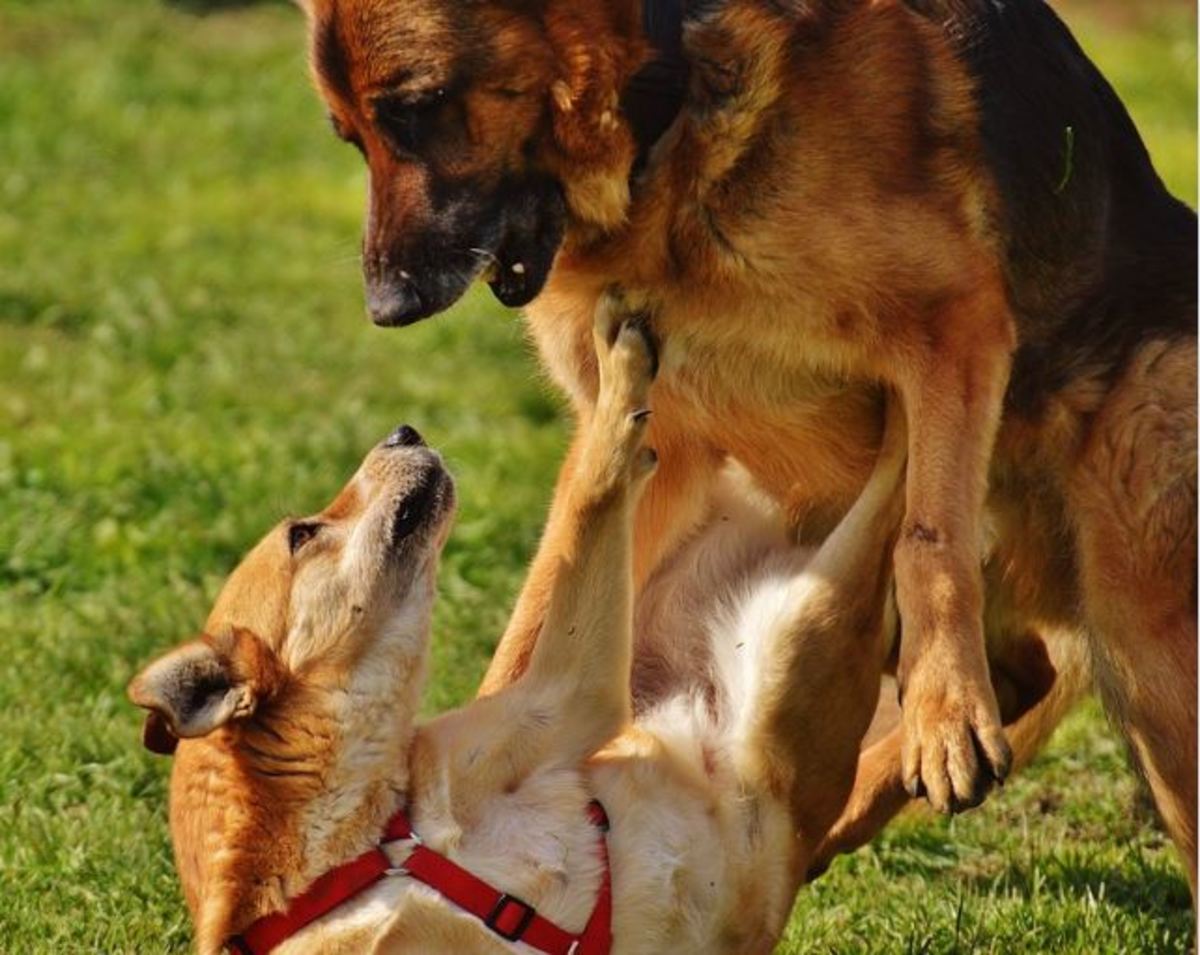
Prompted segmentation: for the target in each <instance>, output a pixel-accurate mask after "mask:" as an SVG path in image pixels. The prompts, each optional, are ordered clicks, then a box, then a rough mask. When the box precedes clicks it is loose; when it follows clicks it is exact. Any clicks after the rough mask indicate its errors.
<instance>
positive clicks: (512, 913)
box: [225, 802, 612, 955]
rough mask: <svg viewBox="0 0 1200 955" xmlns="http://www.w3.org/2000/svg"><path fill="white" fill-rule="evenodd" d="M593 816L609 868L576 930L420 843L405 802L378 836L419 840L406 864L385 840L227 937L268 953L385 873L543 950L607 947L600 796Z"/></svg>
mask: <svg viewBox="0 0 1200 955" xmlns="http://www.w3.org/2000/svg"><path fill="white" fill-rule="evenodd" d="M588 816H589V818H590V819H591V821H592V824H593V825H595V826H596V828H597V829H598V830H599V831H600V842H599V849H600V859H601V861H602V863H603V865H604V874H603V876H602V878H601V882H600V894H599V895H598V896H597V897H596V907H595V908H594V909H592V915H591V918H589V919H588V923H587V926H586V927H585V928H584V930H583V932H581V933H580V934H579V935H573V934H571V933H570V932H567V931H565V930H563V929H561V928H559V927H558V926H557V925H555V924H554V923H553V922H551V921H549V920H548V919H546V918H543V917H542V916H541V915H538V913H537V911H536V910H535V909H534V908H533V906H532V905H529V904H528V903H526V902H522V901H521V900H520V899H518V898H517V897H516V896H514V895H508V894H507V893H505V892H500V891H498V890H497V889H494V888H492V886H490V885H488V884H487V883H486V882H484V881H483V880H482V879H480V878H479V877H478V876H475V875H472V874H471V873H470V872H468V871H467V870H466V869H464V868H463V867H462V866H460V865H458V864H457V863H455V862H451V861H450V860H449V859H447V858H446V857H445V856H443V855H441V854H439V853H437V852H434V851H433V850H432V849H430V848H429V847H428V846H425V845H423V844H422V843H421V841H420V838H419V837H418V836H417V834H416V833H414V832H413V829H412V824H411V823H410V822H409V819H408V816H407V815H406V814H405V813H404V810H400V811H399V812H397V813H396V815H394V816H393V817H392V818H391V819H390V820H389V821H388V824H387V828H386V829H385V830H384V834H383V839H382V840H381V842H393V841H395V840H397V839H413V840H415V841H416V843H417V844H416V847H415V848H414V849H413V850H412V852H411V854H410V855H409V857H408V858H407V859H405V860H404V864H403V865H401V866H399V867H394V866H393V865H392V862H391V860H390V859H389V858H388V856H387V853H385V852H384V851H383V849H381V848H378V847H376V848H374V849H371V850H369V851H367V852H364V853H363V854H362V855H360V856H359V857H358V858H357V859H352V860H350V861H349V862H346V863H343V864H342V865H340V866H338V867H337V868H336V869H331V870H330V871H329V872H326V873H325V874H324V875H323V876H321V877H320V878H318V879H317V880H316V881H315V882H313V884H312V885H310V886H309V887H308V888H307V889H306V890H305V891H304V892H303V893H302V894H300V895H298V896H297V897H296V898H294V899H293V900H292V902H291V904H290V905H289V906H288V907H287V909H286V910H285V911H283V912H276V913H274V914H272V915H265V916H263V917H262V918H260V919H258V921H256V922H254V923H253V924H252V925H251V926H250V927H249V928H248V929H246V931H245V932H243V933H242V934H241V935H235V936H234V937H233V938H231V939H229V941H228V942H226V943H225V946H226V948H227V949H228V950H229V951H230V952H234V953H237V955H267V953H268V952H270V951H271V950H272V949H273V948H275V946H277V945H279V944H281V943H282V942H284V941H285V940H286V939H289V938H291V937H292V936H293V935H295V934H296V933H297V932H299V931H300V930H301V929H302V928H304V926H306V925H308V924H309V923H310V922H315V921H316V920H317V919H319V918H320V917H321V916H322V915H326V914H327V913H329V912H332V911H333V910H334V909H335V908H337V907H338V906H339V905H341V904H342V903H343V902H347V901H349V900H350V899H352V898H353V897H354V896H356V895H358V894H359V893H360V892H362V891H363V890H364V889H366V888H367V887H368V886H371V885H373V884H375V883H376V882H377V881H379V880H380V879H381V878H383V877H384V876H385V875H388V874H390V873H396V874H400V875H408V876H411V877H412V878H414V879H416V880H417V881H419V882H423V883H425V885H427V886H429V887H430V888H431V889H434V890H436V891H437V892H439V893H441V895H442V896H444V897H445V898H446V899H447V900H448V901H449V902H452V903H453V904H454V905H456V906H457V907H458V908H460V909H462V910H463V911H465V912H470V913H471V914H472V915H474V916H475V917H476V918H478V919H479V920H480V921H482V922H483V924H484V925H486V926H487V927H488V928H489V929H491V930H492V931H493V932H495V933H496V934H497V935H499V936H500V937H501V938H503V939H505V940H506V941H509V942H522V943H524V944H525V945H528V946H530V947H531V948H535V949H537V950H538V951H540V952H545V953H546V955H608V952H609V951H610V950H611V949H612V871H611V869H610V867H609V861H608V840H607V838H606V837H605V833H607V832H608V816H607V815H606V814H605V812H604V807H603V806H601V805H600V803H598V802H592V803H591V804H590V805H589V806H588Z"/></svg>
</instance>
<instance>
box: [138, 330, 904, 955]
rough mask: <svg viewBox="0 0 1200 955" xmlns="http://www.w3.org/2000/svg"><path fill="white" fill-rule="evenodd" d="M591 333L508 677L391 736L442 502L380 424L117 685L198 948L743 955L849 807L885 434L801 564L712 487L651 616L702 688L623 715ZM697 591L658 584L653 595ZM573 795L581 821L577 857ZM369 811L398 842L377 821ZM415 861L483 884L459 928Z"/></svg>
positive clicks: (881, 649) (622, 502) (881, 545)
mask: <svg viewBox="0 0 1200 955" xmlns="http://www.w3.org/2000/svg"><path fill="white" fill-rule="evenodd" d="M602 319H603V321H602V323H601V325H600V327H599V329H598V334H597V338H596V340H597V349H598V354H599V365H600V369H601V378H602V381H601V385H600V393H599V398H598V401H597V405H596V407H595V409H594V419H593V427H592V428H591V429H590V430H589V434H590V438H589V443H588V444H587V445H586V446H584V447H583V448H582V449H581V452H580V453H581V457H580V458H579V459H578V461H577V467H578V471H577V477H576V480H575V481H574V482H573V484H572V490H571V495H570V499H569V501H568V502H567V505H566V506H567V507H568V511H569V517H568V518H567V521H566V524H565V525H564V526H565V527H566V528H567V530H566V532H565V533H566V537H565V538H564V543H565V544H566V546H567V547H568V548H569V550H568V551H567V554H568V556H569V561H568V565H567V566H564V568H563V570H562V572H561V573H559V574H557V575H555V579H554V584H553V592H552V594H551V601H550V609H549V612H548V616H547V618H546V623H545V626H544V628H543V631H542V634H541V637H540V639H539V641H538V645H537V650H536V652H535V653H534V654H533V655H532V657H531V660H530V664H529V667H528V668H527V669H526V671H525V672H524V673H523V674H522V675H521V676H520V677H519V678H518V679H517V680H515V681H514V682H513V683H512V684H511V685H509V686H508V687H506V688H504V689H503V690H501V691H498V692H497V693H495V694H493V695H491V696H487V697H483V698H480V699H477V700H475V701H474V702H473V703H470V704H469V705H467V706H464V707H462V708H460V709H458V710H454V711H452V712H450V713H446V714H443V715H442V716H440V717H438V718H436V719H433V720H429V721H423V722H418V721H417V719H416V713H417V709H418V707H419V705H420V699H421V689H422V684H423V683H424V674H425V659H426V657H427V654H428V646H429V640H430V615H431V612H432V609H433V599H434V577H435V572H436V567H437V561H438V556H439V554H440V552H441V548H442V545H443V543H444V542H445V540H446V536H447V533H448V529H449V526H450V523H451V518H452V515H453V509H454V486H453V483H452V481H451V479H450V477H449V475H448V474H447V472H446V470H445V468H444V466H443V464H442V462H441V459H440V457H439V456H438V455H437V453H436V452H434V451H432V450H431V449H430V448H428V447H426V446H425V444H424V442H423V441H422V439H421V437H420V435H419V434H417V433H416V431H415V430H414V429H412V428H409V427H406V426H402V427H401V428H398V429H397V430H396V431H395V433H393V435H392V436H391V437H390V438H388V439H386V440H385V441H383V442H381V443H380V445H378V446H377V447H376V448H375V449H373V450H372V451H371V453H370V454H369V455H368V456H367V459H366V461H365V462H364V463H363V465H362V467H361V468H360V469H359V471H358V473H357V474H356V475H355V476H354V477H353V478H352V479H351V481H350V482H349V483H348V484H347V485H346V487H345V489H344V490H343V491H342V492H341V493H340V494H339V495H338V496H337V498H336V499H335V500H334V501H333V503H332V504H331V505H330V506H329V507H328V508H326V509H325V510H323V511H322V512H321V513H319V514H316V515H313V516H312V517H309V518H305V519H302V520H296V521H284V522H283V523H281V524H280V525H279V526H277V527H276V528H274V529H273V530H272V531H271V532H270V533H268V534H267V536H266V537H265V538H264V539H263V540H262V542H261V543H260V544H259V545H258V546H257V547H255V548H254V550H253V551H252V552H251V553H250V554H249V555H248V556H247V558H246V559H245V560H244V561H243V562H242V564H241V566H239V567H238V569H237V570H236V571H235V572H234V573H233V575H232V576H231V577H230V579H229V581H228V582H227V583H226V585H225V587H224V588H223V589H222V591H221V595H220V597H219V598H218V600H217V605H216V607H214V609H213V612H212V614H211V615H210V616H209V619H208V622H207V624H206V626H205V635H204V636H202V637H200V638H198V639H196V640H192V641H189V642H188V643H185V644H183V645H182V646H180V647H178V648H176V649H175V650H173V651H171V652H169V653H167V654H166V655H165V656H163V657H161V658H160V659H159V660H157V661H155V662H154V663H151V664H150V665H149V666H148V667H147V668H146V669H145V670H144V671H143V672H142V673H141V674H140V675H139V676H138V677H137V678H136V679H135V680H134V681H133V682H132V684H131V686H130V695H131V697H132V698H133V700H134V702H136V703H138V704H139V705H141V706H144V707H146V708H147V709H149V710H150V714H149V715H148V717H147V723H146V725H147V735H146V739H147V743H148V745H151V746H152V747H153V748H155V749H156V750H157V751H160V752H162V751H168V752H169V751H175V766H174V772H173V774H172V777H171V834H172V839H173V842H174V847H175V856H176V861H177V864H178V868H179V873H180V876H181V878H182V880H183V886H184V891H185V894H186V895H187V899H188V904H189V907H190V909H191V912H192V917H193V922H194V924H195V926H196V940H197V945H198V948H199V950H200V951H201V952H202V953H204V955H209V953H215V952H217V951H219V950H220V949H221V948H222V947H224V946H226V945H227V946H228V947H229V948H230V950H231V951H236V952H241V953H243V955H247V953H249V955H266V952H268V951H270V950H272V949H273V948H275V946H276V945H278V946H279V951H280V952H282V951H286V952H288V953H291V955H299V953H302V952H312V953H320V955H329V953H335V952H342V953H348V952H355V953H362V952H380V953H382V952H387V953H390V955H465V953H470V955H500V953H506V952H508V953H512V952H516V951H521V952H529V951H540V952H547V953H557V955H569V953H575V952H578V953H579V955H608V953H609V952H613V953H619V955H639V953H640V955H665V953H677V955H699V953H711V955H719V953H728V955H734V953H743V955H752V953H764V952H767V951H770V950H771V948H772V946H773V945H774V943H775V940H776V939H777V938H778V936H779V933H780V932H781V931H782V929H783V928H784V926H785V924H786V922H787V918H788V915H789V913H790V912H791V908H792V901H793V899H794V897H795V893H796V889H797V886H798V884H799V882H800V880H801V879H802V878H803V876H804V873H805V870H806V869H807V867H808V866H809V864H810V860H811V858H812V854H813V852H814V851H815V849H816V847H817V846H818V845H819V843H820V842H821V841H822V838H823V836H824V833H825V832H826V831H827V830H828V827H829V826H830V824H831V823H832V822H833V821H834V820H835V819H836V818H837V815H838V812H839V810H840V809H841V806H842V805H843V804H844V802H845V799H846V794H847V792H848V791H849V790H850V787H851V786H852V785H853V782H854V772H855V764H856V763H857V761H858V752H859V742H860V740H861V738H862V735H863V731H864V730H865V729H866V726H867V723H868V722H869V721H870V719H871V713H872V710H873V709H874V707H875V701H876V697H877V694H878V690H879V681H880V671H881V669H882V665H883V659H884V656H885V655H886V653H887V645H888V643H889V641H890V639H891V637H890V636H889V633H890V631H891V630H892V629H893V628H894V627H895V616H896V615H895V612H894V608H892V607H891V606H890V604H889V601H888V592H889V590H890V586H891V585H890V580H891V575H892V573H891V561H890V559H889V553H890V548H891V545H892V542H893V541H894V540H895V538H896V534H897V533H898V532H899V527H900V521H901V518H902V515H903V511H904V494H903V486H904V463H905V438H904V421H903V415H902V414H898V413H897V414H894V415H892V421H891V423H890V424H889V429H888V431H889V436H888V439H887V442H886V447H885V450H884V451H883V452H881V455H880V459H879V463H878V466H877V468H876V469H875V471H874V474H873V476H872V478H871V480H870V482H869V483H868V485H867V489H866V490H865V491H864V492H863V495H862V496H861V497H860V499H859V501H858V502H857V503H856V504H855V505H854V507H853V508H852V509H851V511H850V513H849V514H848V515H847V517H846V519H845V521H843V522H842V523H841V524H840V525H839V526H838V529H837V530H836V531H835V532H834V533H833V534H832V535H830V536H829V538H828V539H827V540H825V541H824V542H823V543H822V544H821V546H820V547H819V548H801V547H797V546H795V544H794V543H793V542H791V541H790V540H789V539H788V537H787V535H786V534H784V533H782V530H781V526H780V523H779V521H778V519H777V517H772V516H771V515H770V514H769V513H767V512H766V511H765V510H764V509H763V508H761V507H759V508H755V507H753V506H750V505H748V504H746V503H745V502H744V501H742V500H741V498H743V497H744V495H743V494H734V495H732V496H731V499H730V504H729V506H730V508H732V510H731V512H730V513H729V514H728V515H727V516H730V517H732V518H733V519H732V520H727V521H722V520H714V521H712V522H711V523H710V524H709V526H708V527H707V528H706V529H705V530H704V531H702V532H701V533H699V534H698V535H697V537H696V539H695V540H694V541H693V542H692V544H691V546H692V548H693V550H694V551H695V554H696V562H697V563H703V564H704V565H706V566H708V567H709V568H711V572H710V573H709V574H708V579H707V580H706V581H704V582H703V583H702V585H707V586H706V592H705V593H704V594H703V595H701V597H700V599H698V600H697V601H696V603H695V612H686V611H683V610H681V609H680V608H679V607H678V606H677V607H676V609H675V610H674V612H672V613H670V614H669V615H668V616H669V619H668V620H667V625H668V626H669V627H670V628H671V629H672V630H673V631H674V634H675V635H676V639H677V640H678V639H685V640H686V639H695V637H696V635H697V634H699V635H701V639H702V640H703V641H705V642H706V644H707V645H708V646H709V649H710V651H711V653H712V655H713V656H714V657H715V658H717V659H719V660H720V661H721V663H720V666H719V667H718V671H719V673H718V675H717V677H716V679H715V680H714V681H713V683H712V686H711V687H710V686H709V684H708V683H707V681H703V682H700V683H692V684H691V685H683V686H680V692H679V693H678V694H676V695H675V696H674V697H673V698H672V699H671V700H670V701H665V702H664V705H662V706H660V707H659V708H657V709H656V710H655V711H654V712H652V713H647V714H644V715H643V716H642V717H641V718H639V719H638V720H637V722H636V723H633V722H631V720H630V715H631V707H630V691H629V686H630V665H631V660H632V656H633V653H632V650H633V641H632V634H633V569H632V559H633V518H634V510H635V507H636V503H637V498H638V495H639V494H640V493H641V492H642V489H643V488H644V487H645V485H646V482H647V480H648V479H649V478H650V475H651V473H652V471H653V467H654V458H653V453H652V452H650V451H648V450H647V449H646V448H644V447H643V446H642V441H643V438H644V435H645V432H646V424H647V418H646V412H645V402H646V399H647V392H648V390H649V385H650V378H651V374H652V369H653V354H652V351H651V349H650V347H649V342H648V340H647V339H646V338H645V336H644V334H643V332H642V331H641V330H639V328H638V327H637V326H636V325H633V324H629V323H623V322H622V321H621V320H620V318H619V317H618V316H617V315H615V314H606V315H604V316H602ZM699 576H702V575H697V574H696V573H695V572H694V571H693V569H692V566H691V565H688V566H681V567H680V568H679V579H677V580H676V581H675V586H677V587H680V588H683V589H687V588H689V587H692V586H695V585H697V584H698V583H701V581H700V580H698V577H699ZM681 676H684V675H682V674H681ZM685 682H686V678H685ZM710 689H715V690H716V691H717V692H716V693H715V694H712V695H710V693H709V690H710ZM797 725H801V726H805V727H807V728H808V732H804V733H797V732H795V727H796V726H797ZM818 728H820V732H817V729H818ZM179 737H183V739H182V740H180V739H179ZM590 798H598V799H599V800H600V801H601V803H602V805H603V807H604V810H606V812H607V816H608V818H609V819H611V821H612V831H611V834H610V835H609V836H608V838H607V847H608V848H607V850H606V852H603V853H601V852H598V851H597V836H598V833H597V831H596V829H595V826H594V824H593V823H592V822H591V821H589V818H588V814H587V812H585V808H586V806H587V803H588V800H589V799H590ZM397 808H400V809H401V810H402V811H403V812H404V813H405V816H406V817H407V822H408V824H407V825H406V826H405V827H403V828H401V829H399V830H398V831H397V830H395V829H393V827H392V825H391V824H387V825H386V826H385V823H387V820H388V819H389V817H391V818H392V819H395V818H396V816H395V815H394V814H395V813H396V810H397ZM414 832H415V833H419V834H420V836H421V837H422V839H423V840H424V842H423V843H419V842H414V841H413V839H412V834H413V833H414ZM381 833H383V834H384V836H383V838H382V840H381ZM381 841H382V842H383V843H384V844H383V845H382V846H381V847H380V851H382V852H383V853H385V856H383V857H380V856H379V855H378V854H377V853H374V852H373V850H372V847H374V846H378V845H380V842H381ZM431 852H433V853H437V854H438V856H437V857H434V858H435V859H436V858H440V860H441V861H440V862H436V863H431V862H430V861H429V860H430V858H431V857H430V856H429V853H431ZM417 853H420V854H421V858H422V859H423V860H425V861H424V864H422V862H421V861H420V860H417V861H414V857H415V856H416V854H417ZM606 856H607V857H609V858H611V870H612V873H613V875H614V878H612V879H611V881H610V882H608V883H607V886H608V887H607V888H606V887H605V886H606V880H605V879H604V878H603V863H604V862H605V861H606ZM363 858H365V859H367V860H368V862H370V860H372V859H378V860H379V861H378V864H377V865H376V866H375V868H373V869H371V871H370V875H371V876H374V878H369V877H363V876H361V875H352V873H356V872H358V868H357V866H358V865H359V864H358V863H355V862H351V863H350V868H349V869H347V868H344V867H342V868H340V870H339V867H341V866H342V864H343V863H345V862H346V860H348V859H349V860H355V859H360V860H361V859H363ZM447 860H449V861H447ZM431 864H436V866H437V867H438V868H439V869H440V870H442V871H444V870H445V868H446V867H447V866H448V865H455V866H461V867H463V868H465V869H466V871H468V872H470V873H471V876H472V878H474V879H483V880H485V881H486V882H488V883H490V884H491V885H494V886H495V888H487V889H486V890H485V891H484V892H483V896H484V899H485V901H484V904H483V905H482V906H480V907H479V908H478V909H475V910H474V911H472V909H471V908H468V907H467V906H470V905H473V904H474V901H473V900H474V898H475V897H476V896H478V895H479V890H478V887H476V889H475V890H473V891H472V892H471V893H468V895H467V896H464V897H457V898H456V896H455V895H452V894H451V892H449V891H447V892H445V894H444V895H443V894H442V893H441V892H439V891H436V889H437V887H438V885H439V884H441V885H442V887H443V889H446V888H448V884H447V883H446V882H440V883H439V881H438V879H437V878H430V872H431V871H433V870H431V869H430V866H431ZM436 874H437V873H436V871H433V875H434V876H436ZM314 880H316V881H315V882H314ZM351 882H352V884H349V883H351ZM456 884H457V885H459V886H460V887H461V885H462V880H461V879H459V880H458V881H457V883H456ZM306 886H313V888H310V889H307V890H306ZM339 887H340V888H339ZM335 892H337V893H340V895H335ZM609 892H611V894H609ZM346 893H349V894H348V895H347V894H346ZM488 893H491V895H489V894H488ZM498 893H503V894H502V895H499V901H494V899H495V897H496V896H497V894H498ZM439 896H441V897H439ZM597 899H610V900H611V903H610V904H608V905H603V906H602V905H601V904H600V903H599V902H597ZM339 901H340V903H341V904H338V902H339ZM289 902H290V905H289ZM280 911H283V912H284V913H285V914H284V915H283V916H282V919H283V921H282V922H281V921H280V918H281V916H280V915H278V914H276V913H278V912H280ZM489 912H490V914H488V913H489ZM589 913H592V914H591V915H590V916H589ZM473 915H474V916H477V917H472V916H473ZM581 927H582V929H583V931H582V932H580V928H581ZM577 933H578V934H577ZM515 942H521V943H523V944H521V945H520V946H519V947H518V946H515V945H514V944H512V943H515ZM526 946H530V947H526Z"/></svg>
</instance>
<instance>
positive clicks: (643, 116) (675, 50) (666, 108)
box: [621, 0, 688, 173]
mask: <svg viewBox="0 0 1200 955" xmlns="http://www.w3.org/2000/svg"><path fill="white" fill-rule="evenodd" d="M685 2H686V0H642V28H643V29H644V30H645V32H646V39H647V40H648V41H649V42H650V46H651V47H653V49H654V59H652V60H651V61H650V62H649V63H647V64H646V65H645V66H643V67H642V68H641V69H640V70H639V71H638V72H637V73H635V74H634V76H633V79H631V80H630V81H629V85H628V86H627V87H625V92H624V95H623V96H622V97H621V109H622V111H623V112H624V113H625V117H626V119H628V120H629V124H630V126H632V127H633V136H634V139H635V140H636V142H637V147H638V155H637V160H636V161H635V162H634V166H633V171H634V172H635V173H636V172H638V171H639V170H640V169H641V168H642V167H643V166H644V165H645V164H646V158H647V156H649V154H650V150H651V148H653V146H654V144H655V143H656V142H658V140H659V139H660V138H661V137H662V134H663V133H665V132H666V131H667V127H669V126H670V125H671V123H673V122H674V121H675V117H676V116H678V115H679V110H680V109H681V108H682V107H683V99H684V96H685V95H686V94H687V83H688V61H687V60H686V59H685V57H684V55H683V13H684V10H683V8H684V4H685Z"/></svg>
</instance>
